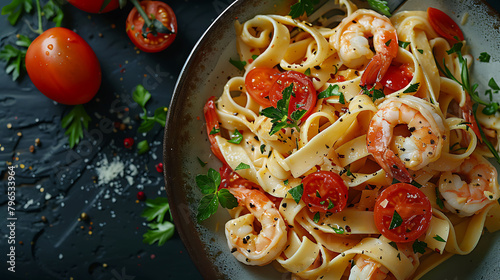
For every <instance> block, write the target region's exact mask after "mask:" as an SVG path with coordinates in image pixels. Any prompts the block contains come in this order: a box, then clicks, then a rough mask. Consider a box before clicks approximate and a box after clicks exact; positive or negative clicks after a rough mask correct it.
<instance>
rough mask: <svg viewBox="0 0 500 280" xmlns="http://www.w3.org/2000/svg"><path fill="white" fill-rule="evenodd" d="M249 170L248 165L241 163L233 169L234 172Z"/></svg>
mask: <svg viewBox="0 0 500 280" xmlns="http://www.w3.org/2000/svg"><path fill="white" fill-rule="evenodd" d="M249 168H250V165H248V164H246V163H243V162H240V164H238V166H236V168H235V169H234V171H236V170H242V169H249Z"/></svg>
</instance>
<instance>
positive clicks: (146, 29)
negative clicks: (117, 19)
mask: <svg viewBox="0 0 500 280" xmlns="http://www.w3.org/2000/svg"><path fill="white" fill-rule="evenodd" d="M130 2H132V4H134V7H135V8H136V9H137V12H139V14H140V15H141V17H142V19H144V25H143V26H142V37H144V38H147V37H148V34H150V33H151V34H152V35H153V36H157V35H158V33H163V34H174V33H175V30H170V29H169V28H168V27H166V26H165V25H163V23H161V21H159V20H157V19H156V18H155V17H154V16H153V15H151V17H152V18H149V16H148V15H147V14H146V12H145V11H144V10H143V9H142V7H141V4H139V1H137V0H130ZM108 4H109V3H108ZM103 5H104V3H103ZM104 7H106V6H104ZM101 8H102V6H101Z"/></svg>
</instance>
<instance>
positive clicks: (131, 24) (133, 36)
mask: <svg viewBox="0 0 500 280" xmlns="http://www.w3.org/2000/svg"><path fill="white" fill-rule="evenodd" d="M140 4H141V7H142V9H143V10H144V11H145V12H146V14H147V15H148V16H149V18H150V19H151V18H152V17H154V18H155V19H157V20H159V21H160V22H161V23H162V24H163V25H164V26H166V27H167V28H168V29H170V31H172V32H174V33H173V34H165V33H157V34H156V36H154V35H153V34H152V33H149V34H148V35H147V37H146V38H144V36H142V26H143V25H144V19H143V18H142V16H141V15H140V14H139V12H138V11H137V9H136V8H135V7H134V8H133V9H132V11H130V13H129V14H128V17H127V23H126V30H127V34H128V37H129V38H130V40H132V42H133V43H134V45H136V46H137V47H138V48H139V49H140V50H142V51H144V52H159V51H162V50H164V49H166V48H167V47H168V46H170V44H172V42H173V41H174V39H175V36H176V33H177V20H176V18H175V14H174V11H173V10H172V8H170V6H169V5H167V4H165V3H164V2H161V1H142V2H140ZM146 30H147V31H149V28H147V29H146Z"/></svg>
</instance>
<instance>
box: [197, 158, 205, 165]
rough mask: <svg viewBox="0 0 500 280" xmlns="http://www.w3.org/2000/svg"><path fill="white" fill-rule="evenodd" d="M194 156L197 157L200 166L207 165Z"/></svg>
mask: <svg viewBox="0 0 500 280" xmlns="http://www.w3.org/2000/svg"><path fill="white" fill-rule="evenodd" d="M196 158H197V159H198V163H199V164H200V165H201V167H205V165H207V163H206V162H204V161H202V160H201V159H200V158H199V157H196Z"/></svg>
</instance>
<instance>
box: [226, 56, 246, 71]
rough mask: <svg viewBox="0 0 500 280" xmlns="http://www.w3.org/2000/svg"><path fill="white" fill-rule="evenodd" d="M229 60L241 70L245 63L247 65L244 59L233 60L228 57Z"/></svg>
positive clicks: (243, 68)
mask: <svg viewBox="0 0 500 280" xmlns="http://www.w3.org/2000/svg"><path fill="white" fill-rule="evenodd" d="M229 62H230V63H231V64H232V65H233V66H234V67H236V68H238V69H239V70H241V71H243V70H245V65H247V62H246V61H241V60H233V59H232V58H229Z"/></svg>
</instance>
